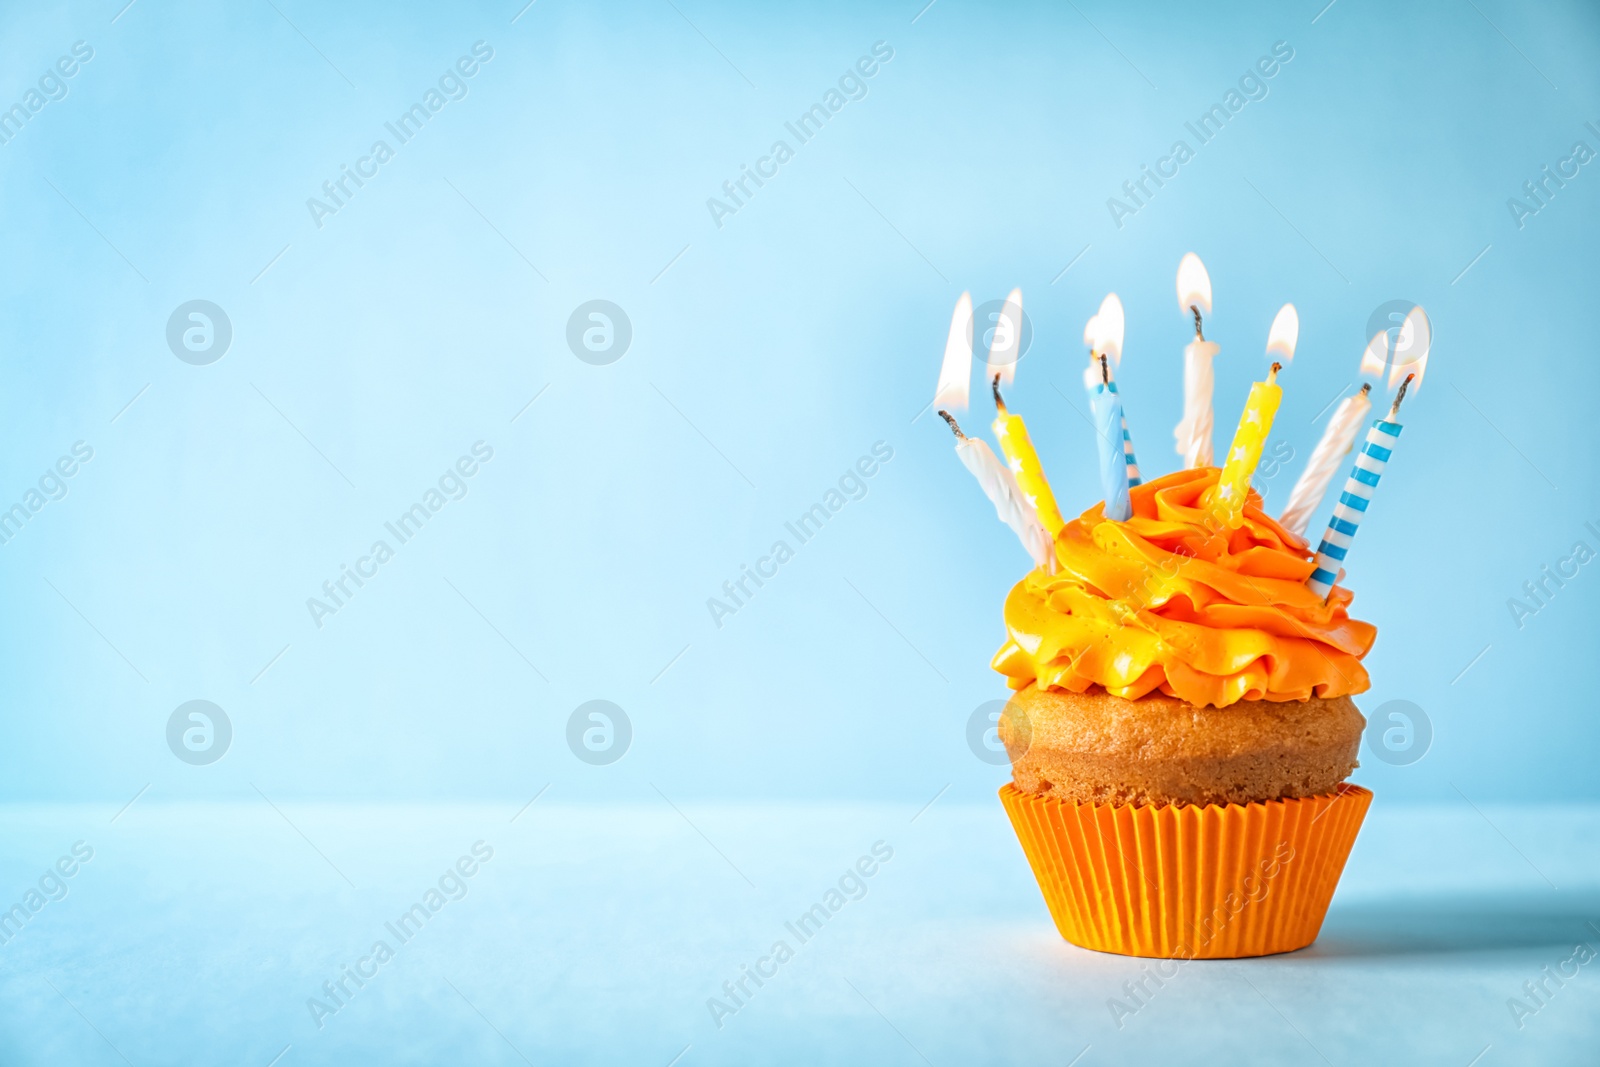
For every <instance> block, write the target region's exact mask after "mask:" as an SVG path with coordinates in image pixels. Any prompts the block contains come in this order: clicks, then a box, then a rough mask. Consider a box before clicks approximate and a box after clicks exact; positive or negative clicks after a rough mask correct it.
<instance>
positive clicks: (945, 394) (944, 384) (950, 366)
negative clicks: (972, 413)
mask: <svg viewBox="0 0 1600 1067" xmlns="http://www.w3.org/2000/svg"><path fill="white" fill-rule="evenodd" d="M971 386H972V294H971V293H962V294H961V299H959V300H957V301H956V310H955V314H953V315H951V316H950V333H949V336H947V337H946V338H945V342H944V362H942V363H941V364H939V387H938V388H937V389H935V390H934V393H933V406H934V407H936V408H938V407H946V408H955V409H956V410H957V411H964V410H966V407H967V391H968V389H970V388H971ZM923 410H927V409H926V408H924V409H923Z"/></svg>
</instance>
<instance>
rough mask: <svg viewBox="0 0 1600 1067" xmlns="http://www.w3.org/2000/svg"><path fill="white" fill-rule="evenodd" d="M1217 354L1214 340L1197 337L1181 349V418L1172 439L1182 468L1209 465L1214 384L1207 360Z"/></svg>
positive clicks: (1209, 362)
mask: <svg viewBox="0 0 1600 1067" xmlns="http://www.w3.org/2000/svg"><path fill="white" fill-rule="evenodd" d="M1218 351H1220V348H1219V346H1218V345H1217V343H1216V342H1215V341H1203V340H1201V339H1200V338H1199V337H1198V336H1197V337H1195V339H1194V340H1193V341H1190V342H1189V343H1188V344H1187V345H1184V347H1183V418H1182V419H1180V420H1179V421H1178V425H1177V428H1176V429H1174V430H1173V431H1172V436H1173V437H1174V438H1175V439H1176V440H1177V444H1178V455H1180V456H1182V457H1183V463H1184V466H1186V467H1191V468H1192V467H1209V466H1211V393H1212V390H1213V389H1214V388H1215V382H1216V375H1215V372H1214V371H1213V369H1212V366H1211V360H1212V359H1213V358H1214V357H1215V356H1216V354H1217V352H1218Z"/></svg>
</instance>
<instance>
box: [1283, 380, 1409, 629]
mask: <svg viewBox="0 0 1600 1067" xmlns="http://www.w3.org/2000/svg"><path fill="white" fill-rule="evenodd" d="M1419 377H1420V372H1417V373H1413V374H1408V375H1406V380H1405V381H1403V382H1401V383H1400V391H1399V392H1398V393H1396V394H1395V397H1394V403H1393V404H1392V405H1391V406H1390V408H1389V414H1388V417H1387V418H1382V419H1378V420H1377V421H1375V422H1374V423H1373V424H1372V429H1370V430H1368V431H1367V443H1366V444H1364V445H1362V446H1361V454H1360V455H1358V456H1356V465H1355V466H1354V467H1353V468H1351V471H1350V477H1349V478H1348V479H1347V480H1346V481H1345V483H1344V492H1342V493H1340V494H1339V502H1338V503H1337V504H1335V505H1334V506H1333V514H1332V515H1331V516H1330V517H1329V518H1328V528H1327V530H1325V531H1324V532H1323V534H1322V544H1320V545H1318V546H1317V569H1316V570H1314V571H1312V572H1311V577H1309V578H1307V579H1306V585H1307V586H1308V587H1309V588H1310V589H1311V591H1312V592H1313V593H1315V594H1317V595H1318V596H1320V597H1322V598H1323V599H1324V600H1326V599H1327V598H1328V594H1329V593H1331V592H1333V587H1334V585H1335V584H1336V583H1337V582H1338V581H1339V574H1340V567H1341V566H1342V565H1343V563H1344V560H1345V557H1346V556H1347V555H1349V553H1350V542H1351V541H1352V540H1354V539H1355V536H1356V530H1357V529H1359V528H1360V526H1361V519H1362V516H1364V515H1365V514H1366V513H1367V505H1369V504H1371V503H1372V494H1373V492H1374V491H1375V490H1376V489H1377V488H1378V479H1379V478H1382V477H1383V471H1384V468H1385V467H1387V466H1388V465H1389V457H1390V456H1392V455H1393V454H1394V448H1395V445H1397V444H1399V443H1400V430H1401V425H1400V401H1402V400H1404V399H1405V398H1406V388H1407V387H1408V386H1410V385H1411V383H1412V382H1413V381H1414V380H1418V379H1419Z"/></svg>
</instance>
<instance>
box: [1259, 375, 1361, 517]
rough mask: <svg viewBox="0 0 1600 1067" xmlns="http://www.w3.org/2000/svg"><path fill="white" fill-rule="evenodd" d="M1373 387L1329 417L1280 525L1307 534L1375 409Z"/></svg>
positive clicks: (1291, 492) (1348, 399) (1352, 398)
mask: <svg viewBox="0 0 1600 1067" xmlns="http://www.w3.org/2000/svg"><path fill="white" fill-rule="evenodd" d="M1371 391H1372V386H1371V385H1367V384H1363V385H1362V386H1361V391H1360V392H1358V393H1356V395H1355V396H1347V397H1345V398H1344V399H1343V400H1341V401H1340V402H1339V407H1338V409H1337V410H1335V411H1334V413H1333V418H1332V419H1330V420H1329V421H1328V428H1327V429H1326V430H1325V431H1323V434H1322V440H1320V441H1318V442H1317V447H1316V448H1315V449H1313V450H1312V452H1311V460H1310V462H1308V463H1307V464H1306V469H1305V470H1304V471H1303V472H1302V473H1301V475H1300V480H1299V481H1297V482H1295V483H1294V489H1293V490H1291V491H1290V493H1289V504H1288V506H1287V507H1285V508H1284V509H1283V514H1282V515H1280V516H1278V525H1280V526H1282V527H1283V528H1284V529H1285V530H1288V531H1289V532H1290V533H1292V534H1294V535H1296V536H1297V537H1304V536H1305V535H1306V527H1307V526H1309V525H1310V524H1311V516H1312V514H1314V513H1315V512H1316V510H1317V508H1319V507H1321V506H1322V498H1323V497H1325V496H1327V495H1328V483H1329V482H1331V481H1333V476H1334V474H1336V473H1337V472H1338V470H1339V468H1340V467H1342V466H1344V457H1346V456H1348V455H1349V454H1350V450H1351V449H1352V448H1354V447H1355V443H1356V433H1357V432H1359V431H1360V429H1361V424H1362V423H1363V422H1365V421H1366V418H1367V412H1369V411H1371V410H1372V401H1371V400H1369V399H1368V398H1367V394H1368V393H1370V392H1371Z"/></svg>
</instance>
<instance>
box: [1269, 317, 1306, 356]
mask: <svg viewBox="0 0 1600 1067" xmlns="http://www.w3.org/2000/svg"><path fill="white" fill-rule="evenodd" d="M1299 340H1300V313H1299V312H1298V311H1296V310H1295V309H1294V305H1293V304H1285V305H1283V307H1281V308H1279V309H1278V314H1277V315H1276V316H1275V317H1274V318H1273V320H1272V329H1270V330H1268V331H1267V355H1269V356H1279V357H1281V358H1282V359H1283V362H1285V363H1288V362H1289V361H1290V360H1292V359H1294V346H1295V345H1296V344H1297V343H1299Z"/></svg>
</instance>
